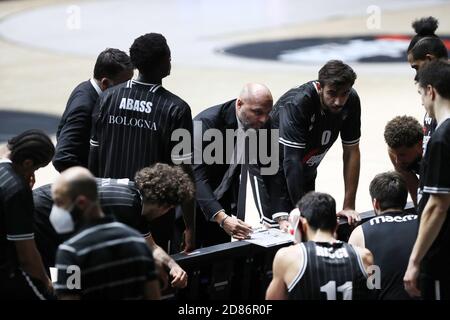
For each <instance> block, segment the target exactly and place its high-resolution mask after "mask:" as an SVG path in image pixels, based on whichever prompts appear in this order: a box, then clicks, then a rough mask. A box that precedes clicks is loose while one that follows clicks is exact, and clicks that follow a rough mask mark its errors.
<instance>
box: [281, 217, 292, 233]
mask: <svg viewBox="0 0 450 320" xmlns="http://www.w3.org/2000/svg"><path fill="white" fill-rule="evenodd" d="M278 225H279V226H280V230H281V231H283V232H289V227H290V226H291V223H290V222H289V221H288V220H280V221H278Z"/></svg>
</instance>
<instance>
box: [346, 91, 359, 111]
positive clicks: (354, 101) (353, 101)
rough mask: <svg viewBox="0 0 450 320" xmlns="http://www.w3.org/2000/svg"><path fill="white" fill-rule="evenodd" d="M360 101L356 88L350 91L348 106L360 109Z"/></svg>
mask: <svg viewBox="0 0 450 320" xmlns="http://www.w3.org/2000/svg"><path fill="white" fill-rule="evenodd" d="M360 104H361V102H360V99H359V95H358V92H357V91H356V89H355V88H351V89H350V94H349V96H348V100H347V105H349V106H351V107H354V108H360Z"/></svg>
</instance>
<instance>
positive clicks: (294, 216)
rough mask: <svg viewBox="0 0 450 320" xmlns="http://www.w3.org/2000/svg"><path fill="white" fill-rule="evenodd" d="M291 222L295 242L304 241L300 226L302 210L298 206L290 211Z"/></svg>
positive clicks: (291, 231)
mask: <svg viewBox="0 0 450 320" xmlns="http://www.w3.org/2000/svg"><path fill="white" fill-rule="evenodd" d="M289 222H290V223H291V226H290V229H289V231H290V233H291V235H293V236H294V242H295V243H300V242H302V233H301V231H300V230H299V228H298V225H299V223H301V222H300V210H299V209H298V208H295V209H293V210H292V211H291V212H290V213H289Z"/></svg>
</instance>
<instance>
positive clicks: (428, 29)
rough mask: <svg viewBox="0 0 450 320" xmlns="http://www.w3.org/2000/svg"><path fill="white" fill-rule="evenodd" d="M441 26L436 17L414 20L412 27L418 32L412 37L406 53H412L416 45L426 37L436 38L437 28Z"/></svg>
mask: <svg viewBox="0 0 450 320" xmlns="http://www.w3.org/2000/svg"><path fill="white" fill-rule="evenodd" d="M438 26H439V21H438V20H437V19H436V18H434V17H423V18H421V19H418V20H414V21H413V23H412V27H413V29H414V31H415V32H416V35H415V36H414V37H412V39H411V42H410V43H409V46H408V49H407V50H406V52H410V51H411V49H412V48H413V47H414V46H415V45H416V43H417V41H419V40H420V39H422V38H425V37H435V38H437V35H436V34H435V32H436V30H437V28H438Z"/></svg>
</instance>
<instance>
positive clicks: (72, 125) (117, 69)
mask: <svg viewBox="0 0 450 320" xmlns="http://www.w3.org/2000/svg"><path fill="white" fill-rule="evenodd" d="M133 70H134V68H133V65H132V63H131V61H130V57H129V56H128V55H127V54H126V53H125V52H123V51H120V50H119V49H113V48H108V49H106V50H104V51H102V52H101V53H100V54H99V55H98V57H97V61H96V63H95V66H94V77H93V78H91V79H90V80H87V81H84V82H82V83H80V84H79V85H78V86H77V87H76V88H75V89H74V90H73V91H72V93H71V94H70V97H69V100H68V101H67V105H66V109H65V110H64V113H63V115H62V118H61V121H60V123H59V126H58V131H57V132H56V138H57V143H56V152H55V157H54V159H53V165H54V167H55V168H56V170H58V171H59V172H61V171H64V170H65V169H67V168H70V167H73V166H83V167H87V166H88V155H89V138H90V134H91V123H92V119H91V117H92V112H93V109H94V106H95V103H96V101H97V99H98V96H99V94H100V93H101V92H102V91H104V90H106V89H107V88H109V87H112V86H114V85H116V84H119V83H122V82H124V81H127V80H129V79H131V77H132V76H133Z"/></svg>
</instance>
